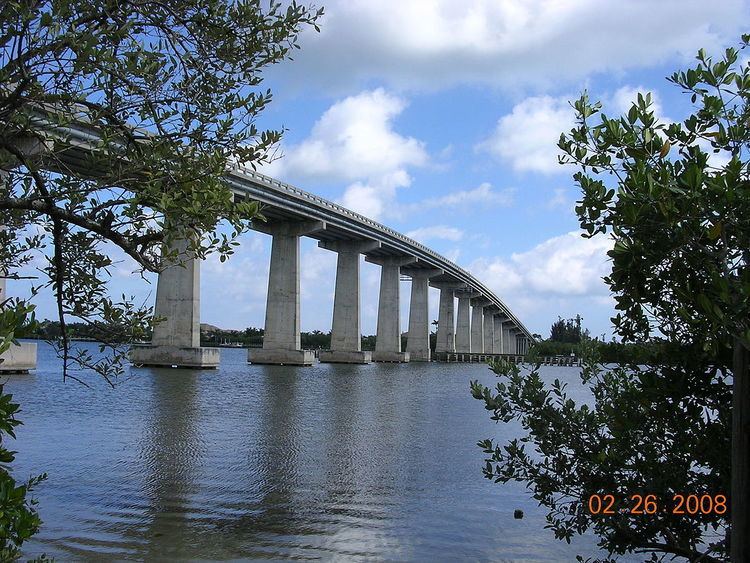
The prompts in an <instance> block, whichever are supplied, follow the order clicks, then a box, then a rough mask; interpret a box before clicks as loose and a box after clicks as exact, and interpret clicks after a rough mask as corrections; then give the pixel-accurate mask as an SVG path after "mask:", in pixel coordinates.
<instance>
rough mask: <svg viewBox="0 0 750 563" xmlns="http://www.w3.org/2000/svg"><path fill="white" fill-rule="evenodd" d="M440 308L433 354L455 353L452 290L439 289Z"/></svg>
mask: <svg viewBox="0 0 750 563" xmlns="http://www.w3.org/2000/svg"><path fill="white" fill-rule="evenodd" d="M439 289H440V308H439V309H438V329H437V342H436V344H435V352H455V351H456V326H455V298H454V296H453V288H452V287H450V286H448V287H440V288H439Z"/></svg>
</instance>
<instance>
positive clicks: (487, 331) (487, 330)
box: [482, 307, 499, 354]
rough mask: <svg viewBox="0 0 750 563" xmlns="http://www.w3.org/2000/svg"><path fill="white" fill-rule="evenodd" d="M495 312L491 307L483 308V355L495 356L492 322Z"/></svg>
mask: <svg viewBox="0 0 750 563" xmlns="http://www.w3.org/2000/svg"><path fill="white" fill-rule="evenodd" d="M494 316H495V311H494V310H492V308H491V307H485V308H484V335H483V338H482V340H483V346H484V353H485V354H497V353H499V351H496V350H495V348H494V338H495V321H494V320H493V318H494Z"/></svg>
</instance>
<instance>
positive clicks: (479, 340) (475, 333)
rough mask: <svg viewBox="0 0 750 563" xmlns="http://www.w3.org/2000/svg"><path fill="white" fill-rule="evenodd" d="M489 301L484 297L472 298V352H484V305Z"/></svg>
mask: <svg viewBox="0 0 750 563" xmlns="http://www.w3.org/2000/svg"><path fill="white" fill-rule="evenodd" d="M489 303H490V302H489V301H488V300H487V299H484V298H483V297H479V298H477V299H472V300H471V352H473V353H475V354H483V353H484V307H485V305H489Z"/></svg>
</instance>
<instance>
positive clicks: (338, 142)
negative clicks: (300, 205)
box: [263, 88, 428, 181]
mask: <svg viewBox="0 0 750 563" xmlns="http://www.w3.org/2000/svg"><path fill="white" fill-rule="evenodd" d="M405 107H406V101H405V100H404V99H402V98H399V97H397V96H394V95H392V94H389V93H387V92H386V91H384V90H383V89H381V88H379V89H377V90H373V91H365V92H361V93H360V94H357V95H356V96H349V97H347V98H345V99H343V100H341V101H339V102H336V103H335V104H333V105H332V106H331V107H330V108H329V109H328V110H326V112H325V113H324V114H323V115H322V116H321V117H320V119H318V121H317V122H316V123H315V125H314V126H313V128H312V131H311V132H310V135H309V136H308V137H307V138H306V139H305V140H303V141H302V142H301V143H299V144H295V145H289V146H282V147H281V150H282V152H283V153H284V156H283V157H282V158H280V159H278V160H276V161H274V162H273V163H272V164H271V165H269V166H266V167H264V168H263V172H265V173H269V174H271V175H272V176H274V175H275V176H286V175H290V176H292V177H294V178H302V179H324V180H330V181H335V180H359V179H362V178H373V177H382V176H388V175H391V174H393V173H394V172H397V171H404V170H405V168H406V167H407V166H423V165H425V164H426V163H427V161H428V155H427V152H426V151H425V148H424V143H422V142H420V141H418V140H417V139H415V138H413V137H405V136H403V135H400V134H398V133H396V132H395V131H394V129H393V120H394V119H395V118H396V117H397V116H398V115H399V114H400V113H401V112H402V111H403V110H404V108H405Z"/></svg>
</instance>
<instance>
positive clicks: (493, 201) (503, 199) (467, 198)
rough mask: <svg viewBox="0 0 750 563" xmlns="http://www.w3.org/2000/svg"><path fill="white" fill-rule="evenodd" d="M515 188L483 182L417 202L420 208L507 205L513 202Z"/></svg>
mask: <svg viewBox="0 0 750 563" xmlns="http://www.w3.org/2000/svg"><path fill="white" fill-rule="evenodd" d="M514 195H515V190H514V189H513V188H506V189H504V190H501V191H496V190H494V189H493V188H492V184H490V183H489V182H482V183H481V184H480V185H479V186H477V187H476V188H474V189H472V190H458V191H455V192H451V193H448V194H446V195H444V196H441V197H436V198H428V199H425V200H423V201H421V202H419V203H417V204H415V205H416V206H417V207H418V208H420V209H431V208H435V207H451V208H455V207H459V206H474V205H497V206H500V207H507V206H509V205H511V204H512V203H513V197H514Z"/></svg>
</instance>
